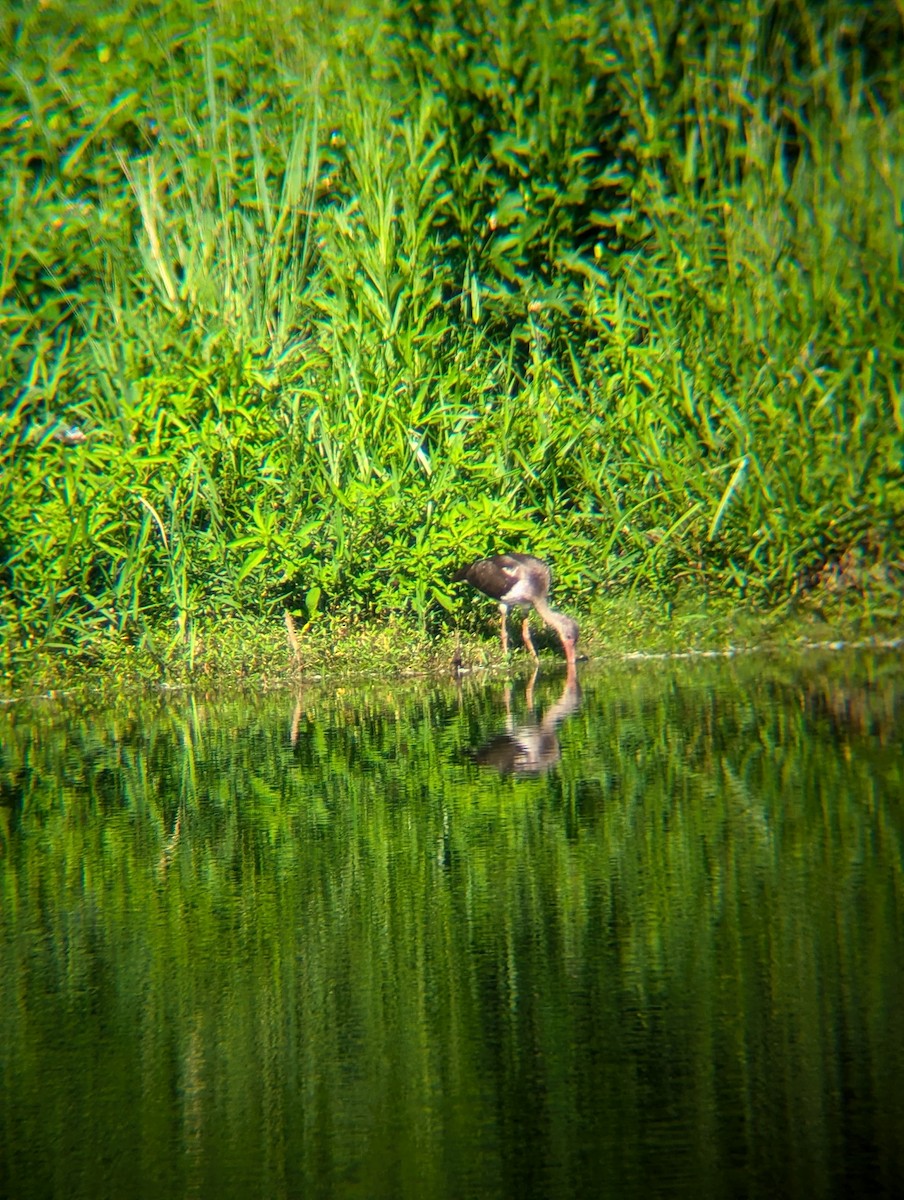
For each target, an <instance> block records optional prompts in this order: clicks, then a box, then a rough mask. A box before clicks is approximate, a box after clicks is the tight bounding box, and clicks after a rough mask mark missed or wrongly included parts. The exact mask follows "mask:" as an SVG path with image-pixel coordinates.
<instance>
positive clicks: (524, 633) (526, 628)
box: [521, 616, 540, 665]
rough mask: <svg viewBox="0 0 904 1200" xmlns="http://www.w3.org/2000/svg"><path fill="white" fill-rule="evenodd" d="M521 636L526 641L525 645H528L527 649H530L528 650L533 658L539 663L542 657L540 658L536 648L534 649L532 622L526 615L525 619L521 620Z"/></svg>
mask: <svg viewBox="0 0 904 1200" xmlns="http://www.w3.org/2000/svg"><path fill="white" fill-rule="evenodd" d="M521 637H522V640H523V641H524V644H525V646H527V649H528V652H529V654H530V656H531V658H532V659H533V660H534V662H535V663H537V664H538V665H539V663H540V658H539V656H538V654H537V652H536V650H535V649H534V643H533V642H532V641H531V636H530V623H529V622H528V619H527V617H526V616H525V618H524V620H523V621H522V622H521Z"/></svg>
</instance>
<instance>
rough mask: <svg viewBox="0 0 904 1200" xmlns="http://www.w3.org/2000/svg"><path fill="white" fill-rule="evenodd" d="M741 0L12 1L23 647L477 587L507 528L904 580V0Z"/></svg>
mask: <svg viewBox="0 0 904 1200" xmlns="http://www.w3.org/2000/svg"><path fill="white" fill-rule="evenodd" d="M717 9H718V11H717V12H716V13H714V12H713V10H712V5H708V6H706V7H705V8H704V6H703V5H701V4H691V5H685V6H682V8H681V10H680V11H677V12H676V10H675V9H674V6H672V5H666V4H664V3H652V4H649V5H646V6H642V7H640V8H638V7H637V6H635V5H631V4H627V3H621V2H616V3H611V4H610V3H607V4H605V5H604V4H591V5H589V6H585V8H584V9H583V10H581V11H575V10H574V8H573V6H568V5H565V4H559V3H556V2H550V0H530V2H528V3H525V4H522V5H519V6H516V8H514V9H512V8H511V6H509V5H505V4H501V3H496V2H495V0H491V2H490V3H489V4H487V5H483V6H481V7H480V8H479V9H475V8H474V7H473V6H470V5H462V4H457V3H452V2H451V0H446V2H445V3H436V4H422V3H409V4H402V5H387V6H385V7H384V8H383V10H382V12H381V13H379V14H378V17H379V19H375V18H374V16H373V14H372V11H371V10H368V12H370V14H371V15H370V16H367V14H365V13H364V10H363V9H362V10H361V11H359V10H358V9H357V8H356V7H355V6H335V7H334V8H331V7H327V8H325V9H322V10H321V12H320V15H319V16H317V17H316V18H314V17H313V16H312V14H311V12H310V10H309V7H308V6H306V5H291V4H290V5H283V6H280V7H279V10H278V11H276V10H275V8H274V6H272V5H271V6H265V5H261V4H259V3H256V2H254V3H253V2H251V0H246V2H245V3H241V4H233V5H228V6H215V7H214V6H211V7H203V8H199V6H197V5H186V4H184V3H177V2H173V0H171V2H169V3H166V4H162V5H158V6H155V7H154V8H153V9H152V10H148V9H147V8H146V6H141V5H138V4H135V3H129V2H123V3H120V4H119V5H116V6H114V7H113V8H112V9H109V8H108V10H106V11H105V12H104V13H103V14H101V15H97V12H96V10H95V9H94V8H93V7H90V6H87V5H85V6H81V5H78V4H75V5H72V4H70V5H66V6H62V5H56V4H53V3H50V4H47V5H44V6H37V7H34V8H27V9H21V8H19V7H14V6H8V7H7V8H6V9H5V10H4V13H3V16H2V20H0V46H2V53H3V66H2V75H0V144H2V149H3V152H4V162H5V163H7V164H8V169H6V170H5V171H4V173H3V177H2V180H0V200H2V204H3V208H4V215H5V218H6V220H5V227H6V231H7V232H6V236H5V241H4V248H3V255H2V259H0V327H2V330H3V337H2V339H0V387H2V390H3V394H4V396H5V401H4V404H3V406H2V411H0V512H2V518H0V582H2V594H0V622H2V625H3V629H4V637H3V642H4V653H5V656H6V665H7V667H8V668H9V667H15V666H16V664H23V663H27V662H29V661H34V658H33V656H34V654H35V653H36V652H37V651H38V650H41V651H43V653H45V654H46V653H60V654H62V653H64V652H65V653H67V654H68V653H69V652H71V651H72V650H73V648H74V649H75V650H76V651H82V650H85V649H86V648H87V647H89V646H90V645H92V644H94V643H97V642H99V641H103V640H104V639H106V638H112V639H113V640H114V641H115V642H116V643H117V644H120V643H121V644H126V645H132V646H134V647H136V653H139V654H149V655H150V656H151V658H152V659H153V660H155V661H156V660H158V659H159V660H160V661H162V662H169V661H171V660H172V659H173V658H174V657H177V658H184V659H185V660H186V662H187V664H188V666H189V668H190V669H191V668H193V666H194V665H195V664H196V661H200V660H201V659H203V658H204V649H203V648H204V646H209V644H210V638H211V635H212V633H213V632H215V631H216V629H217V628H221V627H223V626H224V623H226V622H229V621H235V620H239V621H246V622H249V623H251V624H249V626H248V627H249V629H250V628H252V627H255V626H254V625H253V623H254V622H265V623H268V624H269V626H270V627H278V626H277V623H278V622H281V620H282V615H283V612H284V611H285V610H288V611H290V612H292V613H293V614H295V617H296V619H297V620H298V622H299V623H300V624H305V623H307V624H308V626H309V633H310V632H311V631H313V630H314V629H315V628H316V626H317V624H318V622H327V623H328V622H331V621H334V622H335V621H338V622H340V623H342V622H355V621H360V622H369V623H371V624H374V623H376V624H381V623H383V624H385V623H387V622H391V621H401V622H402V623H403V624H404V625H405V627H406V628H409V629H411V630H413V631H415V632H416V633H417V635H418V636H419V637H422V638H425V639H429V638H434V637H438V636H440V635H444V634H445V633H448V631H449V630H450V628H452V627H458V626H463V627H464V628H465V629H466V630H470V631H474V630H476V629H478V628H483V627H485V616H486V609H485V607H484V606H482V605H476V606H473V608H468V609H463V607H462V601H461V598H460V594H459V592H458V590H457V589H454V588H453V587H452V585H451V584H450V578H451V575H452V573H453V570H454V568H455V566H456V565H458V564H459V563H460V562H461V561H462V560H467V559H469V558H471V557H476V556H478V555H482V554H485V553H487V552H493V551H496V550H502V549H506V548H511V549H530V550H532V551H533V552H535V553H538V554H541V555H544V556H546V557H549V558H550V559H551V560H552V561H553V562H554V564H555V576H556V598H557V600H558V602H559V603H560V604H561V605H562V606H564V607H570V608H572V609H574V610H575V611H578V612H581V613H583V614H584V615H585V616H586V615H594V614H595V615H596V617H597V618H601V619H603V620H606V619H607V615H608V614H609V613H610V612H611V611H612V606H611V599H612V596H613V594H614V593H616V592H626V593H627V595H628V597H629V603H640V602H641V601H642V603H643V604H644V605H646V606H650V605H652V606H653V607H654V608H658V610H659V611H660V612H663V613H668V612H670V611H672V606H674V605H675V604H676V602H677V601H678V600H679V599H680V598H681V597H682V596H686V595H691V596H697V597H709V598H710V601H712V602H717V601H719V600H720V599H724V600H725V601H726V602H728V603H730V604H732V603H733V604H737V603H738V601H739V600H742V601H744V602H745V603H748V604H752V605H754V606H755V607H760V608H763V609H766V610H772V609H774V608H775V607H776V606H777V605H779V606H780V605H782V604H785V603H786V602H787V601H788V600H789V599H792V598H794V597H796V596H798V595H800V594H801V593H803V592H806V591H808V590H811V589H813V588H814V587H819V588H822V590H823V591H825V590H826V589H829V588H834V589H835V590H836V591H837V590H840V589H841V590H843V589H848V590H850V591H851V592H852V594H855V595H857V596H866V597H867V602H866V607H867V609H869V610H870V611H873V612H875V613H876V614H877V615H879V616H881V619H882V620H883V621H889V620H894V619H895V617H896V615H897V614H898V612H899V602H898V597H899V595H900V582H901V571H902V565H901V564H902V545H901V529H902V528H904V473H902V459H904V399H902V391H901V386H902V385H901V380H902V378H904V369H902V368H904V334H902V330H904V250H902V244H904V243H902V238H901V219H902V212H904V107H902V105H901V100H900V97H901V96H902V95H904V87H902V84H904V68H902V65H901V64H902V62H904V32H902V22H901V17H900V11H899V9H898V8H897V7H896V6H895V5H894V4H893V3H890V2H888V3H882V4H874V5H872V6H863V5H855V4H853V3H844V2H842V0H835V2H834V3H832V4H829V5H820V6H815V5H814V6H812V7H811V8H807V7H804V6H800V5H785V4H772V3H767V2H766V0H750V3H748V4H746V5H744V6H740V7H739V6H737V5H720V6H717ZM199 14H201V16H200V17H199ZM717 18H718V19H717ZM71 424H77V425H78V426H79V428H80V430H81V431H82V432H84V434H85V440H84V441H81V442H79V443H78V444H72V445H67V444H64V441H61V440H59V435H60V434H61V432H62V431H64V430H65V429H67V428H68V427H69V426H70V425H71Z"/></svg>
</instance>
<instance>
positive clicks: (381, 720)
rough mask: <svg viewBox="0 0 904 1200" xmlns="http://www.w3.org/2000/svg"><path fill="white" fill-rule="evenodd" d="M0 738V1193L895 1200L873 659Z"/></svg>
mask: <svg viewBox="0 0 904 1200" xmlns="http://www.w3.org/2000/svg"><path fill="white" fill-rule="evenodd" d="M0 739H2V751H0V805H2V807H0V1195H2V1196H4V1197H11V1198H14V1200H29V1198H31V1197H41V1198H44V1197H65V1198H66V1200H73V1198H81V1197H85V1198H91V1200H100V1198H104V1197H111V1198H117V1200H118V1198H121V1197H126V1196H128V1197H143V1196H146V1197H153V1198H155V1200H157V1198H161V1197H172V1196H179V1197H181V1196H203V1197H208V1196H209V1197H217V1198H221V1197H282V1196H287V1197H302V1196H303V1197H309V1196H314V1197H316V1196H323V1197H414V1198H418V1200H420V1198H429V1197H449V1198H450V1200H451V1198H453V1197H455V1198H463V1197H509V1196H511V1197H533V1196H536V1197H544V1198H550V1197H553V1198H555V1197H583V1196H592V1197H610V1196H611V1197H613V1198H618V1200H624V1198H632V1197H649V1196H654V1195H655V1196H659V1195H666V1194H668V1195H693V1196H694V1197H699V1196H705V1197H719V1196H725V1197H739V1196H763V1197H769V1198H770V1200H771V1198H774V1197H783V1196H792V1197H796V1196H802V1197H803V1196H806V1197H810V1196H819V1197H832V1196H837V1197H849V1196H866V1195H869V1196H871V1197H882V1196H887V1197H892V1196H897V1195H900V1190H899V1189H900V1186H901V1181H902V1179H904V952H902V951H904V865H902V864H904V853H902V851H904V802H902V796H904V786H902V785H904V750H902V744H904V670H902V659H901V655H900V653H898V654H897V656H896V655H895V654H894V652H892V653H888V654H885V655H870V654H859V655H835V656H821V657H820V656H818V655H813V654H811V655H809V656H808V657H805V658H804V657H801V658H796V659H788V658H783V659H779V658H772V657H769V656H767V655H753V656H748V657H746V658H738V659H734V660H730V661H718V662H715V661H706V660H704V661H699V660H698V661H694V662H684V663H680V662H669V661H659V662H653V663H650V662H646V663H636V664H625V663H619V664H613V665H611V666H606V667H603V666H600V665H590V664H585V665H579V668H578V680H577V681H575V680H573V679H569V678H568V676H567V675H566V674H565V672H564V668H563V669H557V668H556V667H555V666H552V665H550V666H549V667H547V668H544V671H543V672H542V673H541V674H540V676H539V677H538V678H537V679H536V680H535V681H534V682H533V684H532V685H531V683H530V678H529V676H527V675H524V676H517V675H515V676H513V677H512V678H511V679H510V680H508V681H506V680H504V679H489V680H488V679H478V678H476V677H466V678H465V679H464V680H463V681H462V682H461V684H460V685H458V684H455V683H453V682H448V683H445V682H444V683H441V684H438V685H431V686H429V687H421V688H417V687H415V686H407V685H405V686H403V685H398V686H397V687H396V688H395V689H393V688H390V687H386V688H383V689H380V688H366V687H365V688H361V689H351V688H349V689H343V688H339V687H332V688H327V687H320V688H312V689H311V690H308V691H305V692H303V693H302V694H301V695H300V696H298V697H295V696H287V695H285V694H281V695H276V696H272V697H262V696H242V697H233V698H227V699H217V698H215V697H211V696H206V697H201V696H196V697H194V698H193V699H185V700H181V701H177V702H173V701H170V702H168V703H163V702H159V703H154V702H148V701H140V702H139V701H136V702H135V703H134V705H133V706H132V707H131V708H128V709H118V710H115V711H110V712H106V713H95V714H91V713H86V712H83V711H81V710H67V709H66V708H65V707H59V706H57V707H54V708H50V707H48V708H46V709H44V710H40V709H34V708H33V709H31V710H27V711H26V709H24V708H23V707H21V706H13V707H10V708H8V709H7V710H6V711H4V712H3V713H0Z"/></svg>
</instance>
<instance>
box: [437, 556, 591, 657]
mask: <svg viewBox="0 0 904 1200" xmlns="http://www.w3.org/2000/svg"><path fill="white" fill-rule="evenodd" d="M454 578H455V580H456V582H458V581H460V580H465V581H466V582H467V583H470V584H471V586H472V587H476V588H477V590H478V591H479V592H483V594H484V595H485V596H490V597H491V598H492V599H493V600H496V601H498V602H499V608H500V610H501V612H502V652H503V654H505V653H506V652H507V650H508V630H507V628H506V619H507V617H508V611H509V609H510V608H521V609H523V610H529V609H531V608H533V609H534V610H535V611H536V612H537V614H538V615H539V616H540V618H541V619H542V620H543V621H544V622H545V623H546V624H547V625H549V626H550V628H552V629H555V631H556V633H558V635H559V638H560V639H561V642H562V648H563V650H564V651H565V658H566V659H567V660H568V664H569V666H574V657H575V647H576V646H577V641H578V632H579V631H578V626H577V622H576V621H573V620H572V619H571V617H566V616H565V614H564V613H559V612H556V611H555V610H554V609H552V608H550V607H549V604H548V602H547V597H548V595H549V585H550V583H551V582H552V574H551V572H550V570H549V567H548V565H547V564H546V563H545V562H543V560H542V559H540V558H535V557H534V556H533V555H532V554H496V555H494V556H493V557H492V558H481V559H478V561H477V562H473V563H471V565H470V566H469V567H463V568H462V569H461V570H460V571H458V572H457V573H456V574H455V576H454ZM521 637H522V638H523V640H524V644H525V646H526V647H527V649H528V651H529V653H530V655H531V657H532V658H533V659H534V661H535V662H537V661H539V660H538V658H537V652H536V650H535V649H534V644H533V642H532V641H531V636H530V627H529V625H528V618H527V611H525V615H524V619H523V621H522V624H521Z"/></svg>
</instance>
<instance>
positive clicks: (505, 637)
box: [499, 604, 508, 657]
mask: <svg viewBox="0 0 904 1200" xmlns="http://www.w3.org/2000/svg"><path fill="white" fill-rule="evenodd" d="M499 611H500V612H501V613H502V654H503V657H505V655H507V654H508V629H507V628H506V624H505V622H506V618H507V617H508V605H507V604H500V605H499Z"/></svg>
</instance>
